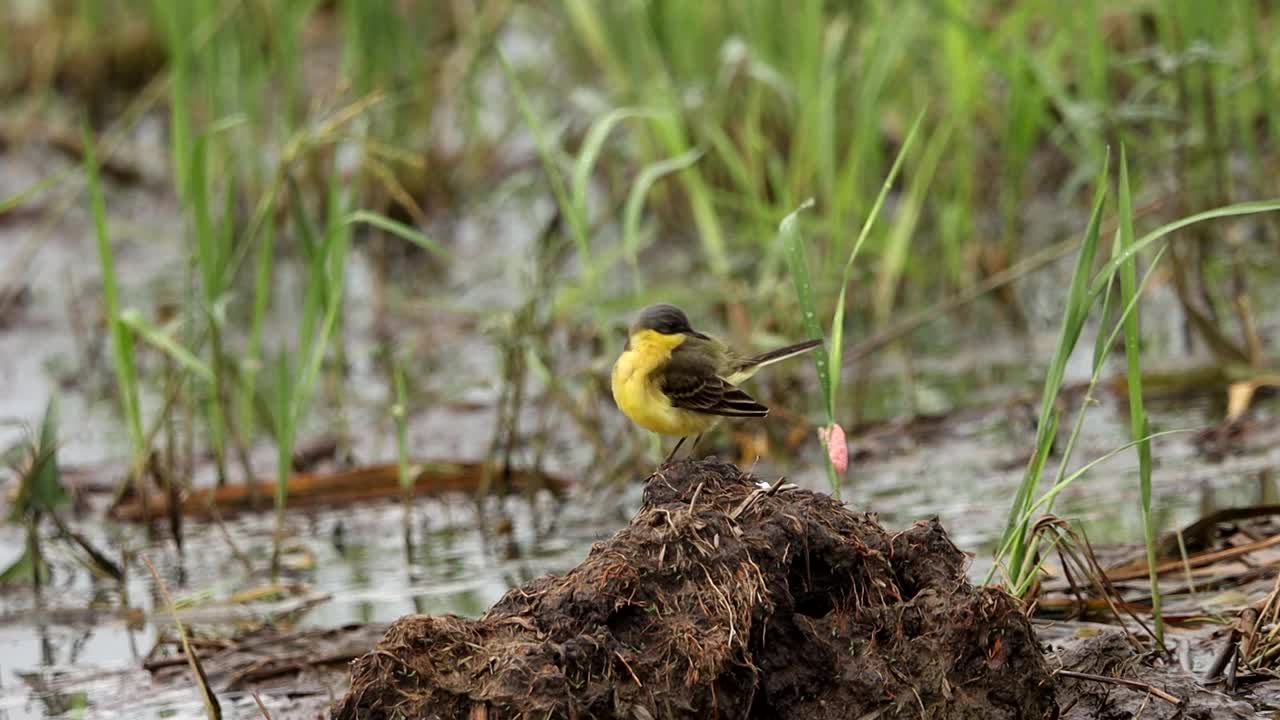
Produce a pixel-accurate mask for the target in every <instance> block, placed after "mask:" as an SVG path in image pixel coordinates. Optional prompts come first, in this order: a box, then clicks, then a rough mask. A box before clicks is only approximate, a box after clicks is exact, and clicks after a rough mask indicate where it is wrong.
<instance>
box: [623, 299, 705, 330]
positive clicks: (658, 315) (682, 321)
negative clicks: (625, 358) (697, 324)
mask: <svg viewBox="0 0 1280 720" xmlns="http://www.w3.org/2000/svg"><path fill="white" fill-rule="evenodd" d="M641 330H653V331H655V332H660V333H662V334H663V335H676V334H683V335H693V336H694V337H700V338H705V337H706V335H703V334H702V333H700V332H697V331H696V330H694V329H693V327H691V326H690V325H689V316H688V315H685V314H684V311H683V310H681V309H680V308H678V307H676V306H675V305H668V304H667V303H659V304H657V305H650V306H649V307H647V308H645V309H644V310H642V311H640V317H639V318H637V319H636V322H635V324H634V325H632V326H631V332H632V333H637V332H640V331H641Z"/></svg>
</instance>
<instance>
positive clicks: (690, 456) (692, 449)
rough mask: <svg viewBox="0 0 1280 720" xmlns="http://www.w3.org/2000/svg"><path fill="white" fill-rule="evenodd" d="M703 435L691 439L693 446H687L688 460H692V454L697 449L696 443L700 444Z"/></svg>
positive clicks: (699, 434)
mask: <svg viewBox="0 0 1280 720" xmlns="http://www.w3.org/2000/svg"><path fill="white" fill-rule="evenodd" d="M703 434H704V433H698V436H697V437H695V438H694V439H693V445H690V446H689V458H690V459H692V458H693V453H694V451H696V450H697V449H698V443H700V442H702V436H703Z"/></svg>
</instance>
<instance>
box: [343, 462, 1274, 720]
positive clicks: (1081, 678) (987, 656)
mask: <svg viewBox="0 0 1280 720" xmlns="http://www.w3.org/2000/svg"><path fill="white" fill-rule="evenodd" d="M966 564H967V558H966V557H965V555H964V554H963V553H961V552H960V551H959V550H958V549H957V548H956V547H955V546H954V545H953V544H952V543H951V541H950V540H949V539H948V537H947V534H946V532H945V531H944V530H943V528H942V527H941V526H940V525H939V524H938V523H937V522H936V521H922V522H918V523H916V524H914V525H912V526H911V527H909V528H908V529H906V530H904V531H901V532H897V533H892V532H890V531H887V530H885V529H884V528H883V527H882V526H881V525H880V524H879V523H878V522H877V519H876V517H875V516H874V515H872V514H866V513H857V512H851V511H849V510H848V509H846V508H845V507H844V505H843V504H842V503H839V502H837V501H835V500H833V499H831V498H830V497H828V496H826V495H825V494H821V493H815V492H811V491H808V490H802V489H799V488H796V487H795V486H794V485H790V484H787V483H785V482H784V481H782V480H778V481H776V482H773V483H768V482H763V481H761V480H760V479H758V478H755V477H752V476H751V475H748V474H745V473H743V472H741V471H740V470H739V469H738V468H737V467H735V466H733V465H727V464H723V463H720V462H718V461H715V460H710V459H709V460H704V461H686V462H679V463H675V464H672V465H668V466H664V467H663V468H661V469H659V470H658V471H657V472H656V473H655V474H654V475H653V476H652V477H650V478H649V480H648V481H647V484H646V489H645V494H644V504H643V506H642V507H641V509H640V511H639V512H638V513H637V514H636V515H635V516H634V518H632V520H631V522H630V524H629V525H628V526H627V527H626V528H624V529H623V530H621V531H620V532H618V533H617V534H616V535H615V536H613V537H612V538H610V539H608V540H606V541H603V542H600V543H598V544H596V545H595V546H594V547H593V549H592V551H591V553H590V555H589V556H588V557H587V559H586V560H585V561H584V562H583V563H582V564H580V565H579V566H577V567H576V568H574V569H573V570H571V571H569V572H568V573H566V574H563V575H550V576H545V577H542V578H539V579H537V580H535V581H533V582H530V583H527V584H525V585H524V586H522V587H518V588H515V589H513V590H511V591H510V592H508V593H507V594H506V595H505V596H504V597H503V598H502V599H501V600H500V601H499V602H498V603H497V604H496V605H495V606H494V607H493V608H491V609H490V610H489V611H488V612H487V613H486V614H485V615H484V616H482V617H480V618H478V619H467V618H461V617H457V616H453V615H435V616H425V615H413V616H407V617H405V618H402V619H401V620H399V621H398V622H396V623H394V624H393V625H392V626H391V627H390V629H389V630H388V632H387V633H386V635H385V636H384V637H383V639H382V640H381V641H380V642H379V643H378V645H377V646H376V648H374V650H373V651H372V652H370V653H368V654H366V655H364V656H363V657H361V658H360V659H358V660H357V661H355V662H354V663H353V664H352V685H351V688H350V690H349V691H348V692H347V694H346V696H345V697H344V698H342V700H341V701H339V702H338V703H337V705H336V706H335V707H334V711H333V717H334V718H335V719H336V720H383V719H384V718H385V719H387V720H391V719H392V718H432V719H435V718H441V719H443V718H468V719H474V718H488V719H494V720H497V719H499V718H630V719H634V720H648V719H650V718H720V717H724V718H782V719H786V718H797V719H800V718H804V719H806V720H824V719H826V718H878V719H881V720H889V719H890V718H919V717H926V718H959V719H963V718H984V719H999V718H1058V717H1060V718H1073V719H1076V720H1085V719H1086V718H1088V719H1093V718H1117V719H1119V718H1132V717H1144V718H1199V719H1204V720H1226V719H1234V718H1250V717H1256V716H1258V715H1257V714H1256V711H1255V709H1254V706H1253V705H1251V704H1250V703H1248V702H1245V701H1244V700H1242V699H1234V698H1232V697H1229V696H1228V695H1227V694H1226V693H1224V692H1222V691H1221V690H1220V689H1219V688H1215V687H1205V686H1203V685H1202V684H1201V683H1200V682H1199V681H1198V679H1197V678H1196V676H1194V675H1192V674H1191V673H1189V672H1187V671H1186V670H1184V669H1183V668H1182V667H1180V666H1179V665H1178V664H1177V663H1176V662H1172V661H1166V660H1161V659H1158V658H1155V657H1154V656H1153V654H1150V653H1147V652H1144V651H1141V650H1140V648H1141V647H1142V645H1141V643H1140V642H1137V641H1135V640H1134V639H1133V638H1132V636H1127V635H1126V634H1125V633H1124V632H1122V631H1121V630H1118V629H1115V630H1107V631H1103V632H1101V633H1082V634H1081V636H1080V637H1075V636H1071V635H1068V636H1067V637H1066V638H1065V639H1064V640H1060V641H1057V642H1052V643H1050V642H1042V641H1041V640H1040V639H1038V638H1037V635H1036V632H1035V631H1034V630H1033V628H1032V625H1031V624H1030V623H1029V622H1028V620H1027V618H1026V616H1025V615H1024V613H1023V611H1022V608H1021V605H1020V604H1019V603H1018V602H1017V601H1015V600H1013V599H1012V598H1010V597H1009V596H1007V595H1005V594H1004V593H1003V592H1001V591H999V590H996V589H993V588H986V587H975V586H973V585H972V584H970V582H969V581H968V580H967V579H966V573H965V569H966ZM1273 684H1274V683H1273ZM1257 691H1258V689H1255V691H1254V692H1255V694H1256V692H1257ZM1263 692H1265V690H1264V691H1263ZM1271 692H1272V694H1275V693H1274V688H1272V690H1271Z"/></svg>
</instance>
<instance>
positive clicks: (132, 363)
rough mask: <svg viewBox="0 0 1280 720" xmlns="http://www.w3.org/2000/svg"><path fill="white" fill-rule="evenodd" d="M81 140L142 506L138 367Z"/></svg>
mask: <svg viewBox="0 0 1280 720" xmlns="http://www.w3.org/2000/svg"><path fill="white" fill-rule="evenodd" d="M83 137H84V148H85V154H84V158H85V159H84V167H85V174H86V176H87V177H88V181H89V203H90V208H91V211H92V215H93V229H94V236H95V237H96V238H97V245H98V263H99V267H100V268H101V269H102V299H103V304H104V306H105V310H106V315H107V325H108V328H109V332H110V336H111V357H112V361H113V362H112V366H113V367H114V368H115V376H116V392H117V397H118V398H119V402H120V409H121V413H122V414H123V415H124V420H125V427H126V428H127V429H128V435H129V449H130V455H129V477H130V478H131V479H132V481H133V487H134V490H135V491H136V492H137V493H138V494H139V497H140V498H142V499H143V502H145V499H146V496H147V494H146V490H147V489H146V485H145V482H144V479H143V467H144V466H145V465H146V460H147V443H146V439H145V437H144V435H143V433H142V407H141V397H140V393H139V390H138V366H137V360H136V358H135V357H134V338H133V332H132V331H131V330H130V329H129V327H128V326H127V325H126V324H125V323H124V322H123V320H122V318H121V316H122V312H121V307H120V287H119V281H118V279H117V276H116V264H115V253H114V251H113V250H112V247H111V235H110V233H109V232H108V229H107V211H106V201H105V200H104V199H103V195H102V180H101V178H100V177H99V172H98V160H97V153H96V152H95V149H94V137H93V134H92V133H91V132H90V131H89V128H88V126H87V125H86V126H85V128H84V133H83Z"/></svg>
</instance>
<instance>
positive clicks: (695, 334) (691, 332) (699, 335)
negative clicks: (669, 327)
mask: <svg viewBox="0 0 1280 720" xmlns="http://www.w3.org/2000/svg"><path fill="white" fill-rule="evenodd" d="M684 334H685V335H692V336H693V337H696V338H702V339H703V340H710V339H711V338H710V337H709V336H707V335H704V334H702V333H700V332H698V331H697V330H694V329H692V328H690V329H688V330H686V331H685V332H684Z"/></svg>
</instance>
